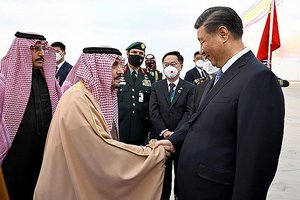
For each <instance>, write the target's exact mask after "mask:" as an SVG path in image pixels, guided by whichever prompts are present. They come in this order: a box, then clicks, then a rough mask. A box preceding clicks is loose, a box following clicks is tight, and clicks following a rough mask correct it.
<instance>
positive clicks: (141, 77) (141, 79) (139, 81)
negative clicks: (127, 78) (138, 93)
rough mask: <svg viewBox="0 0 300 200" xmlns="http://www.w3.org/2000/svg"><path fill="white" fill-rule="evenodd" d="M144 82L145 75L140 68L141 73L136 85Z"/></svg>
mask: <svg viewBox="0 0 300 200" xmlns="http://www.w3.org/2000/svg"><path fill="white" fill-rule="evenodd" d="M143 80H144V75H143V73H142V71H141V68H139V73H138V76H137V79H136V81H135V85H139V84H140V83H141V82H142V81H143Z"/></svg>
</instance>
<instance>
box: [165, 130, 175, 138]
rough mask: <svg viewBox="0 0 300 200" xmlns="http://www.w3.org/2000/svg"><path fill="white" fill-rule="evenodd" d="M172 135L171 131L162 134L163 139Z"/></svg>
mask: <svg viewBox="0 0 300 200" xmlns="http://www.w3.org/2000/svg"><path fill="white" fill-rule="evenodd" d="M172 134H173V132H171V131H165V132H164V134H163V136H164V138H167V137H169V136H170V135H172Z"/></svg>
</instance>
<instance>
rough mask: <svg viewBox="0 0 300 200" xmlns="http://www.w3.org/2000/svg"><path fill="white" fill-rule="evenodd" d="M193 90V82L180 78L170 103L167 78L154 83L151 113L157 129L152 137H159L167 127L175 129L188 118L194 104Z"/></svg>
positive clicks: (153, 124)
mask: <svg viewBox="0 0 300 200" xmlns="http://www.w3.org/2000/svg"><path fill="white" fill-rule="evenodd" d="M193 90H194V85H193V84H191V83H189V82H187V81H184V80H182V79H179V82H178V85H177V86H176V90H175V96H174V99H173V101H172V103H170V97H169V86H168V83H167V79H164V80H161V81H158V82H155V83H153V85H152V88H151V95H150V102H149V113H150V119H151V122H152V126H153V127H154V128H155V130H153V133H152V134H151V138H157V139H158V138H159V137H158V136H159V134H160V133H161V131H163V130H165V129H168V130H169V131H174V130H175V129H176V127H177V126H178V125H179V124H181V123H183V121H184V120H185V121H186V120H187V119H188V116H189V113H190V111H191V106H192V100H193ZM181 121H182V122H181Z"/></svg>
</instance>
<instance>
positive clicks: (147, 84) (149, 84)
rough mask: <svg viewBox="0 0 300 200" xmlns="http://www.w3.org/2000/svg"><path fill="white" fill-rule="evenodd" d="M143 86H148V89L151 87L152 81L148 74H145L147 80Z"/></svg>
mask: <svg viewBox="0 0 300 200" xmlns="http://www.w3.org/2000/svg"><path fill="white" fill-rule="evenodd" d="M142 85H143V86H147V87H151V81H150V79H149V78H148V76H147V75H146V74H145V78H144V80H143V82H142Z"/></svg>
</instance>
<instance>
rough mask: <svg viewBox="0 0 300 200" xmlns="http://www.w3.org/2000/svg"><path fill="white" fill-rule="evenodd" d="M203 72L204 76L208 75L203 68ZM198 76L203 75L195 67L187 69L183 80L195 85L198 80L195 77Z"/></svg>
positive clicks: (197, 77) (198, 77)
mask: <svg viewBox="0 0 300 200" xmlns="http://www.w3.org/2000/svg"><path fill="white" fill-rule="evenodd" d="M203 72H204V73H205V74H206V76H208V74H207V72H206V71H205V70H203ZM200 78H205V77H203V76H202V75H201V74H200V73H199V71H198V69H197V68H196V67H194V68H192V69H190V70H189V71H187V72H186V74H185V76H184V80H186V81H188V82H190V83H193V84H195V85H197V83H198V82H199V81H198V80H197V79H200Z"/></svg>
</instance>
